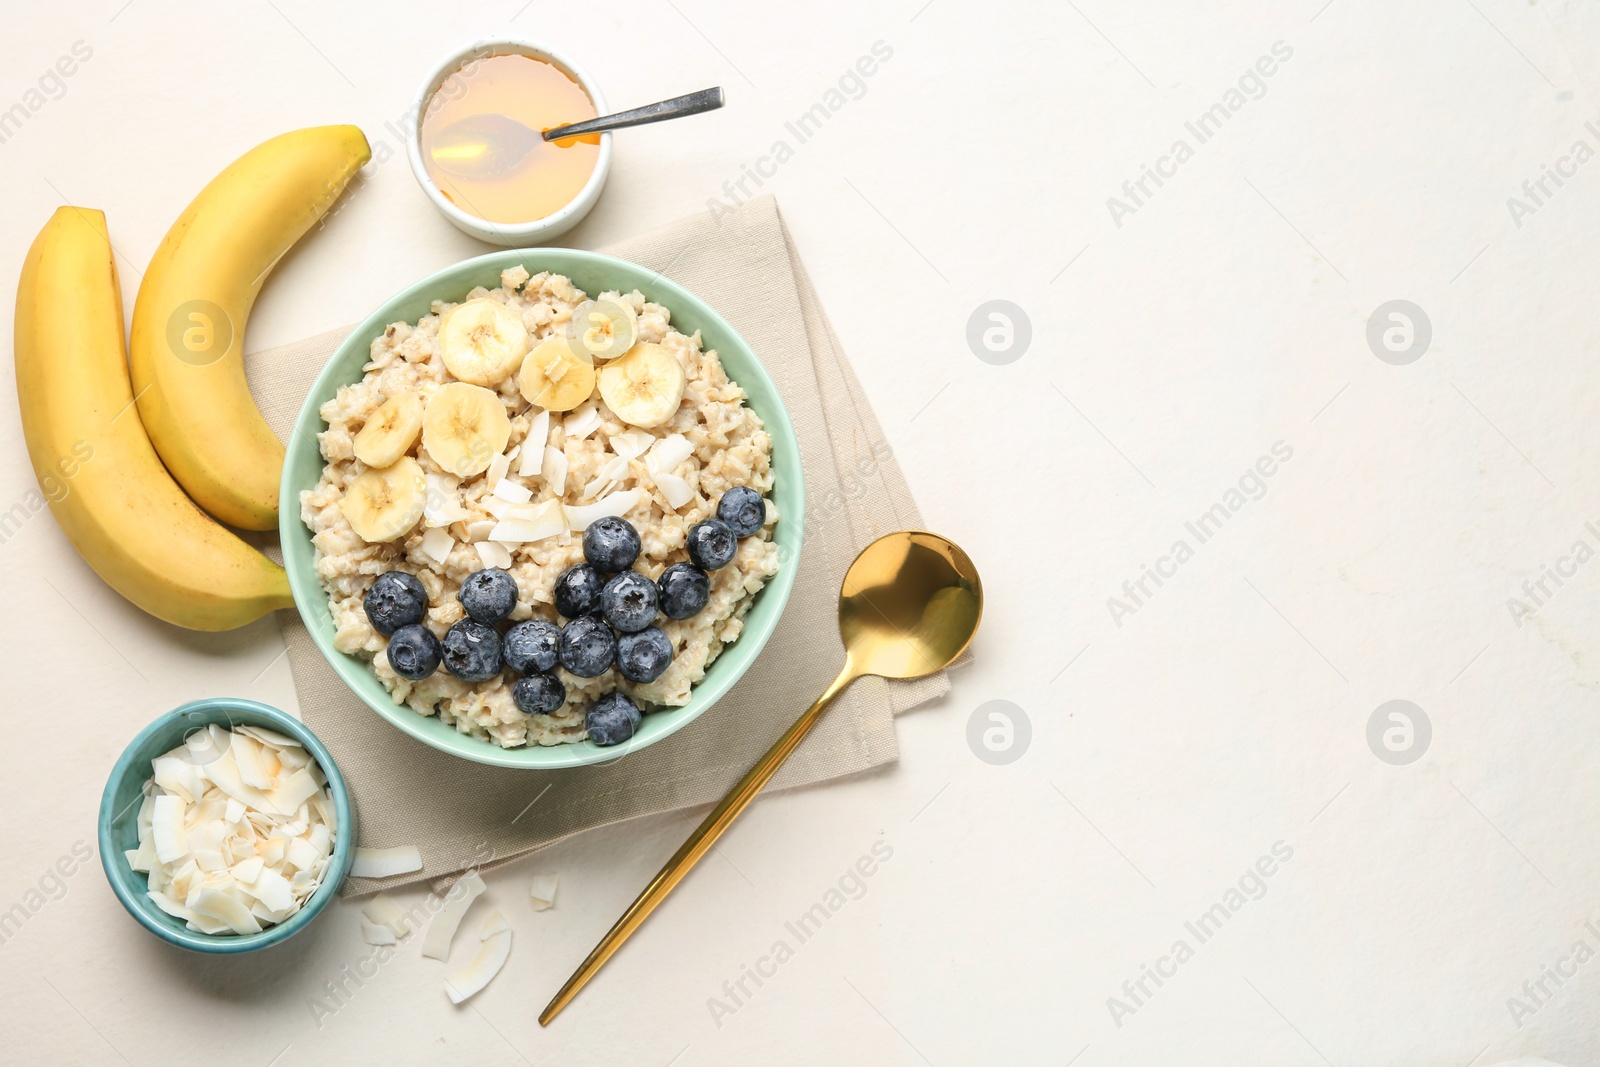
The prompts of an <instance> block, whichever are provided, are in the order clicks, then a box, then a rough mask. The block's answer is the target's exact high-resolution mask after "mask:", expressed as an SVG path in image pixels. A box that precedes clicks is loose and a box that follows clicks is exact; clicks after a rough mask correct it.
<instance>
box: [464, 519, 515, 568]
mask: <svg viewBox="0 0 1600 1067" xmlns="http://www.w3.org/2000/svg"><path fill="white" fill-rule="evenodd" d="M490 530H491V533H492V531H493V527H490ZM472 547H473V548H475V549H477V550H478V558H479V559H480V560H482V561H483V565H484V566H485V567H498V568H499V569H501V570H506V569H508V568H509V567H510V566H511V552H510V550H509V549H507V548H506V546H505V545H503V544H501V543H500V542H499V541H479V542H478V543H477V544H475V545H473V546H472Z"/></svg>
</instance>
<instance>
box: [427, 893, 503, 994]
mask: <svg viewBox="0 0 1600 1067" xmlns="http://www.w3.org/2000/svg"><path fill="white" fill-rule="evenodd" d="M429 931H430V932H431V931H432V927H429ZM510 956H511V927H510V925H508V924H507V923H506V921H505V917H504V916H502V915H501V914H500V913H499V912H498V911H497V912H495V913H494V914H493V915H491V916H489V921H488V922H487V923H486V924H485V926H484V929H483V932H482V934H481V936H480V938H479V942H478V953H477V955H475V956H474V957H473V958H472V960H471V962H469V963H468V964H467V965H466V966H465V967H462V968H461V969H460V970H456V971H452V972H451V973H450V976H449V977H448V978H446V979H445V980H444V991H445V992H446V993H447V994H448V995H449V997H450V1003H452V1004H460V1003H461V1002H462V1001H464V1000H466V999H467V998H468V997H471V996H472V995H473V994H475V993H477V992H478V991H480V990H481V989H483V987H484V986H486V985H488V984H489V983H490V982H491V981H492V980H493V979H494V976H495V975H497V974H499V973H500V968H502V967H504V966H505V965H506V960H507V959H508V958H510Z"/></svg>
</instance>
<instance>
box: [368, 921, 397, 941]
mask: <svg viewBox="0 0 1600 1067" xmlns="http://www.w3.org/2000/svg"><path fill="white" fill-rule="evenodd" d="M361 940H363V941H365V942H366V943H367V944H369V945H398V944H399V943H400V939H399V938H397V937H395V935H394V931H393V930H391V929H390V928H389V927H387V926H384V925H383V924H381V923H362V924H361Z"/></svg>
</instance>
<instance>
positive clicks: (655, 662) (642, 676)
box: [617, 626, 672, 682]
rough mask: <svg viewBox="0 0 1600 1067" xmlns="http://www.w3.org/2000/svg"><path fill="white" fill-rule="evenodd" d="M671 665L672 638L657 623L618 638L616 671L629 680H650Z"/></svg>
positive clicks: (654, 678)
mask: <svg viewBox="0 0 1600 1067" xmlns="http://www.w3.org/2000/svg"><path fill="white" fill-rule="evenodd" d="M671 664H672V641H671V639H670V638H668V637H667V635H666V634H665V633H664V632H663V631H662V629H661V627H659V626H649V627H646V628H645V629H643V630H640V631H639V632H638V633H636V634H623V635H622V636H621V637H619V638H617V670H619V671H621V672H622V676H623V677H624V678H626V679H627V680H628V681H630V682H653V681H655V680H656V679H657V678H659V677H661V676H662V675H663V674H665V673H666V670H667V668H668V667H669V666H671Z"/></svg>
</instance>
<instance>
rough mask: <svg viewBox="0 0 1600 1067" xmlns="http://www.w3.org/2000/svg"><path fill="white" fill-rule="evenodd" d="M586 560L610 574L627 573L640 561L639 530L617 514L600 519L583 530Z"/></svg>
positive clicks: (596, 568)
mask: <svg viewBox="0 0 1600 1067" xmlns="http://www.w3.org/2000/svg"><path fill="white" fill-rule="evenodd" d="M583 558H584V559H586V560H588V561H589V566H591V567H593V568H594V569H595V570H597V571H602V572H604V573H606V574H616V573H617V572H618V571H625V570H627V569H628V568H629V567H631V566H633V561H634V560H636V559H638V558H639V531H638V530H635V529H634V528H633V523H631V522H629V521H628V520H627V519H621V518H618V517H616V516H615V515H607V516H606V517H604V518H601V519H596V520H595V521H593V522H591V523H590V524H589V526H588V529H586V530H584V531H583Z"/></svg>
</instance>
